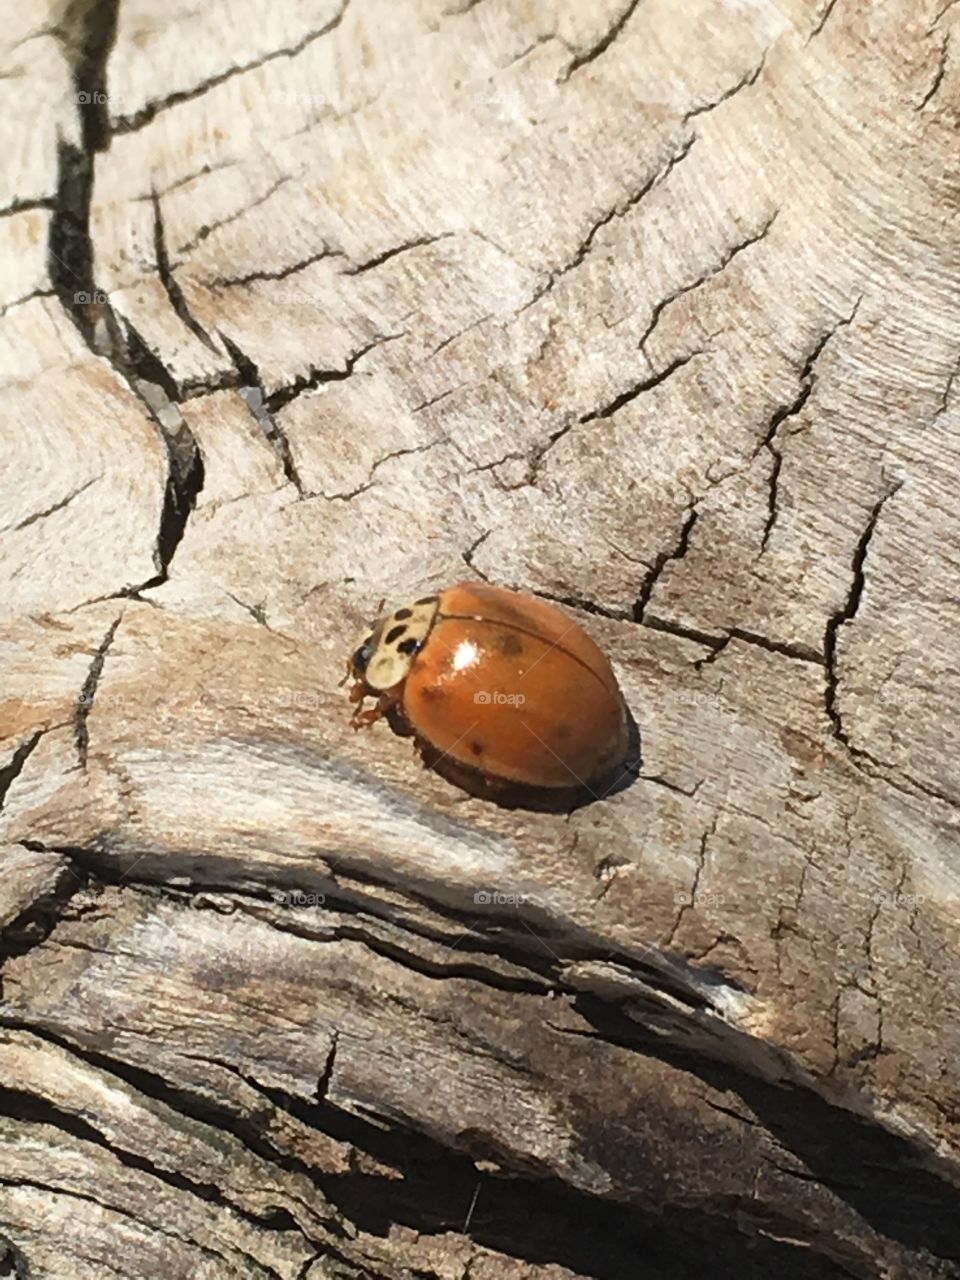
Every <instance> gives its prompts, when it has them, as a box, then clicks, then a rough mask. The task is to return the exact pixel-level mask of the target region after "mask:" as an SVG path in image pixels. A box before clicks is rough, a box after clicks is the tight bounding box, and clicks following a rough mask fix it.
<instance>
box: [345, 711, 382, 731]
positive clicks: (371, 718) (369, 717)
mask: <svg viewBox="0 0 960 1280" xmlns="http://www.w3.org/2000/svg"><path fill="white" fill-rule="evenodd" d="M382 715H383V712H382V711H381V709H380V707H379V706H376V707H367V708H366V709H364V708H363V707H357V709H356V711H355V712H354V713H353V715H352V716H351V717H350V724H351V725H352V726H353V728H354V729H369V727H370V726H371V725H372V724H376V722H377V721H378V720H379V719H380V717H381V716H382Z"/></svg>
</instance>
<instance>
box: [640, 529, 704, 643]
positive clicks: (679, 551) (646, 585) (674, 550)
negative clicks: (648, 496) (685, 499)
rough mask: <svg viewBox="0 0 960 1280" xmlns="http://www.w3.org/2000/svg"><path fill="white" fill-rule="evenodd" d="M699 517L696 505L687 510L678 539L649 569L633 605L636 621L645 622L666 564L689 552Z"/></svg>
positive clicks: (679, 558)
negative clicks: (645, 614) (646, 613)
mask: <svg viewBox="0 0 960 1280" xmlns="http://www.w3.org/2000/svg"><path fill="white" fill-rule="evenodd" d="M698 518H699V512H698V511H697V508H696V507H695V506H694V507H690V508H689V509H688V511H687V514H686V517H685V518H684V521H683V524H682V525H681V526H680V533H679V536H678V537H677V541H676V542H675V543H674V545H673V546H672V547H669V548H668V549H667V550H666V551H661V552H660V553H659V554H658V555H657V557H656V559H655V560H654V562H653V564H652V565H651V566H650V568H649V569H648V570H647V573H646V576H645V577H644V580H643V582H642V583H641V584H640V592H639V594H638V596H637V599H636V603H635V604H634V606H633V620H634V622H643V620H644V613H645V612H646V608H647V605H648V604H649V603H650V597H651V596H652V595H653V590H654V588H655V587H656V585H657V582H658V581H659V580H660V575H661V574H662V573H663V570H664V569H665V568H666V566H667V565H668V564H669V563H670V561H672V560H682V559H683V557H684V556H685V555H686V554H687V550H688V549H689V546H690V535H691V534H692V533H693V527H694V525H695V524H696V523H697V520H698Z"/></svg>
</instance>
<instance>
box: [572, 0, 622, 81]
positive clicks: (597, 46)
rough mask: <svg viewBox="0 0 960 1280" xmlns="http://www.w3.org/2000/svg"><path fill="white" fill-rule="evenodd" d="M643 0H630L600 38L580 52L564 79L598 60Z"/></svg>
mask: <svg viewBox="0 0 960 1280" xmlns="http://www.w3.org/2000/svg"><path fill="white" fill-rule="evenodd" d="M640 3H641V0H628V3H627V4H626V5H625V6H624V8H623V9H622V10H621V11H620V13H619V14H618V15H617V17H616V18H615V19H614V21H613V23H612V24H611V25H610V26H609V27H608V28H607V30H606V31H605V32H604V33H603V35H602V36H601V37H600V39H599V40H597V41H596V42H595V43H594V44H592V45H590V46H589V48H587V49H584V51H583V52H582V53H578V54H577V56H576V57H575V58H574V59H573V61H572V62H571V63H570V64H569V66H568V67H567V69H566V70H565V71H564V73H563V75H562V76H561V79H562V80H569V79H570V77H571V76H572V75H573V73H574V72H575V71H579V70H580V68H581V67H585V66H587V65H588V64H589V63H591V62H594V61H596V59H597V58H599V57H600V55H601V54H602V53H606V51H607V50H608V49H609V48H610V46H611V45H612V44H613V42H614V41H615V40H616V38H617V36H619V35H620V33H621V31H623V29H624V27H625V26H626V25H627V23H628V22H629V21H630V19H631V18H632V17H633V14H634V12H635V11H636V9H637V8H638V6H639V5H640Z"/></svg>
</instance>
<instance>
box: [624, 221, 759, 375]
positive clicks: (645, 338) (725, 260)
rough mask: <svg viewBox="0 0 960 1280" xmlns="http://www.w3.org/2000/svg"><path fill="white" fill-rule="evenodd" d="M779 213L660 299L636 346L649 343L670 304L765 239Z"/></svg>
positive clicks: (723, 269) (722, 270)
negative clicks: (696, 274) (694, 276)
mask: <svg viewBox="0 0 960 1280" xmlns="http://www.w3.org/2000/svg"><path fill="white" fill-rule="evenodd" d="M779 212H780V211H779V209H775V210H774V212H773V213H772V214H771V215H770V217H769V218H767V220H766V222H764V223H763V225H762V226H760V227H759V228H758V229H757V230H756V231H754V232H752V233H751V234H750V235H748V236H746V237H745V238H744V239H743V240H740V241H738V242H737V243H736V244H734V245H731V246H730V248H729V249H726V250H725V251H724V252H723V253H722V254H721V256H720V260H719V262H717V263H716V264H715V265H714V266H712V267H710V268H709V270H707V271H704V272H703V273H702V274H701V275H699V276H698V277H697V278H696V280H692V281H691V282H690V284H685V285H681V286H680V287H679V288H678V289H675V290H674V291H673V293H671V294H668V295H667V297H666V298H662V299H661V300H660V301H659V302H658V303H657V304H656V306H655V307H654V308H653V311H652V312H651V315H650V319H649V320H648V322H647V327H646V329H645V330H644V332H643V334H642V335H641V337H640V340H639V341H638V343H637V346H638V347H639V348H640V349H641V350H643V348H644V347H645V346H646V344H647V342H649V340H650V338H651V336H652V334H653V331H654V330H655V329H656V327H657V325H658V324H659V323H660V317H661V315H662V314H663V313H664V311H665V310H666V309H667V307H669V306H670V304H671V303H673V302H676V301H677V299H678V298H682V297H684V295H685V294H688V293H693V292H694V290H696V289H699V288H700V287H701V285H704V284H706V283H707V281H708V280H713V279H714V277H716V276H719V275H721V274H722V273H723V272H724V271H725V270H726V269H727V267H728V266H729V265H730V263H731V262H733V260H734V259H735V258H736V257H738V256H739V255H740V254H741V253H743V251H744V250H745V249H749V248H750V247H751V246H752V245H755V244H759V242H760V241H761V240H763V239H765V237H766V236H767V235H768V234H769V233H770V229H771V228H772V226H773V224H774V223H775V222H776V220H777V215H778V214H779Z"/></svg>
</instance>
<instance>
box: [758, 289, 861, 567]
mask: <svg viewBox="0 0 960 1280" xmlns="http://www.w3.org/2000/svg"><path fill="white" fill-rule="evenodd" d="M862 301H863V295H862V294H861V295H860V297H859V298H858V299H857V301H856V302H855V303H854V306H853V309H852V311H851V312H850V314H849V315H848V316H846V317H844V318H843V319H840V320H838V321H837V322H836V323H835V324H833V325H832V326H831V327H830V328H828V329H826V330H825V331H824V332H823V333H822V334H821V335H820V337H819V338H818V339H817V341H816V342H815V343H814V344H813V346H812V347H811V349H810V351H809V353H808V354H807V356H806V357H805V359H804V361H803V364H802V366H801V368H800V385H799V388H798V390H797V394H796V395H795V396H794V398H793V400H792V401H790V402H789V403H788V404H784V405H781V406H780V408H778V409H777V410H776V411H775V412H774V414H773V415H772V416H771V418H770V421H769V422H768V424H767V429H766V431H765V432H764V435H763V439H762V440H761V441H760V443H759V444H758V445H757V447H756V449H754V451H753V457H754V458H756V457H757V456H758V454H759V453H760V451H761V449H766V450H767V452H768V453H769V454H770V456H771V459H772V462H771V468H770V479H769V488H768V493H767V515H766V519H765V520H764V525H763V534H762V536H761V539H760V555H763V554H764V552H765V551H766V549H767V545H768V543H769V541H770V536H771V534H772V533H773V530H774V526H775V525H776V522H777V519H778V517H779V514H780V507H779V496H780V472H781V469H782V467H783V450H782V449H781V447H780V445H779V442H778V436H779V433H780V428H781V426H782V425H783V423H784V422H786V421H788V420H789V419H790V418H795V417H796V416H797V415H798V414H799V413H800V412H801V411H802V410H803V408H804V407H805V405H806V403H807V401H808V400H809V399H810V396H811V395H812V394H813V389H814V387H815V385H816V380H817V372H816V369H817V363H818V362H819V360H820V357H821V356H822V355H823V352H824V350H825V349H826V347H827V344H828V343H829V342H830V340H831V339H832V338H833V337H834V336H835V335H836V334H837V333H838V332H839V330H840V329H845V328H847V327H848V326H849V325H851V324H852V323H853V321H854V319H855V317H856V315H857V312H858V311H859V309H860V303H861V302H862Z"/></svg>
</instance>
